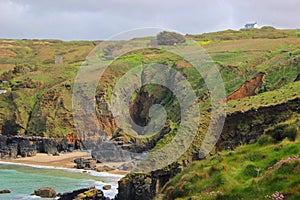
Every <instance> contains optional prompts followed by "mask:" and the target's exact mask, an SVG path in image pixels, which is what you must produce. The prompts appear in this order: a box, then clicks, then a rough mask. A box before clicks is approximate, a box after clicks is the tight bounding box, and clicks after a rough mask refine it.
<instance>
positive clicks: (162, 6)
mask: <svg viewBox="0 0 300 200" xmlns="http://www.w3.org/2000/svg"><path fill="white" fill-rule="evenodd" d="M299 8H300V1H298V0H285V1H282V0H265V1H261V0H245V1H244V0H243V1H240V0H185V1H182V0H152V1H149V0H60V1H58V0H57V1H55V0H53V1H41V0H1V1H0V27H1V29H0V37H1V38H59V39H64V40H72V39H106V38H108V37H110V36H111V35H114V34H117V33H118V32H122V31H126V30H129V29H134V28H141V27H162V28H168V29H174V30H177V31H179V32H182V33H201V32H209V31H217V30H224V29H239V28H241V27H242V26H243V24H244V23H246V22H251V21H257V22H258V23H259V25H272V24H273V25H274V26H277V27H280V28H297V27H300V23H299V20H298V18H299V17H298V15H299V14H298V12H299Z"/></svg>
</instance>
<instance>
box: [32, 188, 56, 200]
mask: <svg viewBox="0 0 300 200" xmlns="http://www.w3.org/2000/svg"><path fill="white" fill-rule="evenodd" d="M34 195H36V196H39V197H42V198H54V197H56V191H55V189H53V188H50V187H43V188H39V189H36V190H34Z"/></svg>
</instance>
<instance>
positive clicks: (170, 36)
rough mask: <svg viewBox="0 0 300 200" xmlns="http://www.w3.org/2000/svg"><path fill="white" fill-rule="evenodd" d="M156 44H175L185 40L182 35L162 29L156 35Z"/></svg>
mask: <svg viewBox="0 0 300 200" xmlns="http://www.w3.org/2000/svg"><path fill="white" fill-rule="evenodd" d="M156 39H157V43H158V45H176V44H180V43H184V42H185V38H184V36H183V35H180V34H178V33H175V32H167V31H163V32H160V33H158V34H157V36H156Z"/></svg>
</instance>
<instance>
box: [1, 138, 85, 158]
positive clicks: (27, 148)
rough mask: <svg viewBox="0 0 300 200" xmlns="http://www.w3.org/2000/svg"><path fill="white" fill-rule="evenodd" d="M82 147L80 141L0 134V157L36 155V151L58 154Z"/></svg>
mask: <svg viewBox="0 0 300 200" xmlns="http://www.w3.org/2000/svg"><path fill="white" fill-rule="evenodd" d="M79 148H81V144H80V141H78V140H71V141H70V140H69V138H67V137H65V138H63V139H59V140H58V139H53V138H45V137H21V136H0V158H2V159H9V158H17V157H18V156H21V157H27V156H28V157H31V156H35V155H36V153H48V154H52V155H57V154H59V153H60V152H70V151H73V150H74V149H79Z"/></svg>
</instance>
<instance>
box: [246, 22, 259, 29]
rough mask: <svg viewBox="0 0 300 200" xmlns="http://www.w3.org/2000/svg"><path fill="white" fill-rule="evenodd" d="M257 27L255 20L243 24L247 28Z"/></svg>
mask: <svg viewBox="0 0 300 200" xmlns="http://www.w3.org/2000/svg"><path fill="white" fill-rule="evenodd" d="M257 27H258V26H257V22H254V23H249V24H245V28H246V29H248V28H257Z"/></svg>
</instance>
